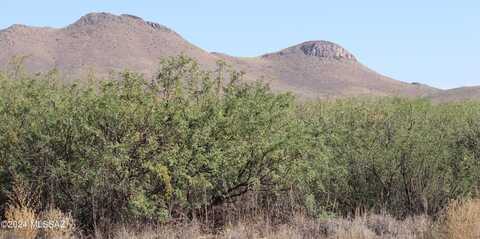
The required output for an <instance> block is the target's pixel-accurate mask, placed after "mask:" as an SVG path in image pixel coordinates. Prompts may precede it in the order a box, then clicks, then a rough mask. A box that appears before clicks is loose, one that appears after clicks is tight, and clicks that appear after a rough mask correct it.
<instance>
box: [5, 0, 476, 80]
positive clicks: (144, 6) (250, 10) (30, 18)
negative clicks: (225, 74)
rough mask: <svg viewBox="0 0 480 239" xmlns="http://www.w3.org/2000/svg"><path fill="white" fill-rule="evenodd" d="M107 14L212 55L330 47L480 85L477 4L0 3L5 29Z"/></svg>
mask: <svg viewBox="0 0 480 239" xmlns="http://www.w3.org/2000/svg"><path fill="white" fill-rule="evenodd" d="M100 11H105V12H111V13H116V14H120V13H129V14H133V15H137V16H140V17H142V18H144V19H146V20H150V21H154V22H158V23H161V24H163V25H166V26H168V27H170V28H172V29H174V30H175V31H177V32H178V33H180V34H181V35H183V36H184V37H185V38H186V39H187V40H189V41H190V42H192V43H194V44H196V45H197V46H199V47H202V48H203V49H205V50H207V51H217V52H224V53H227V54H230V55H235V56H257V55H261V54H263V53H266V52H272V51H277V50H279V49H282V48H286V47H288V46H291V45H294V44H297V43H300V42H303V41H307V40H330V41H334V42H337V43H339V44H341V45H342V46H344V47H345V48H347V49H349V50H350V51H351V52H353V53H354V54H355V55H356V56H357V57H358V58H359V59H360V60H361V61H362V62H363V63H365V64H366V65H367V66H369V67H370V68H372V69H374V70H376V71H378V72H380V73H383V74H385V75H388V76H391V77H394V78H396V79H398V80H403V81H408V82H413V81H415V82H422V83H426V84H430V85H432V86H435V87H440V88H452V87H458V86H464V85H480V75H479V73H478V70H479V69H480V61H479V56H480V1H476V0H470V1H467V0H456V1H453V0H448V1H442V0H436V1H433V0H424V1H420V0H417V1H413V0H403V1H385V0H383V1H380V0H378V1H368V0H364V1H358V0H350V1H341V0H339V1H332V0H329V1H313V0H312V1H308V0H296V1H281V0H277V1H273V0H263V1H262V0H256V1H254V0H242V1H225V0H223V1H221V0H215V1H214V0H211V1H207V0H205V1H200V0H198V1H193V0H192V1H181V0H176V1H173V0H171V1H160V0H150V1H147V0H135V1H133V0H82V1H67V0H42V1H39V0H0V28H5V27H8V26H9V25H12V24H15V23H21V24H27V25H33V26H54V27H62V26H65V25H68V24H69V23H72V22H73V21H75V20H77V19H78V18H79V17H80V16H82V15H84V14H86V13H89V12H100Z"/></svg>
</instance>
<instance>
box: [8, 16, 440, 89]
mask: <svg viewBox="0 0 480 239" xmlns="http://www.w3.org/2000/svg"><path fill="white" fill-rule="evenodd" d="M0 48H1V49H2V51H1V52H0V65H1V66H6V65H7V64H8V62H9V61H10V60H11V59H12V58H13V57H14V56H28V58H27V60H26V62H25V65H26V68H27V69H28V70H29V71H31V72H37V71H45V70H49V69H52V68H56V69H58V70H59V71H60V72H61V73H62V74H63V75H64V76H65V78H78V77H81V76H82V75H85V74H88V72H90V71H94V72H97V73H100V74H106V73H109V72H111V71H112V70H114V71H115V70H122V69H126V68H127V69H130V70H134V71H139V72H142V73H144V74H146V75H147V76H151V75H152V74H153V73H154V72H155V71H156V69H157V65H158V62H159V59H161V58H163V57H167V56H175V55H179V54H185V55H188V56H190V57H192V58H194V59H196V60H197V61H198V62H200V64H201V65H202V66H204V67H205V68H208V69H212V68H213V67H214V66H215V64H216V62H217V61H218V60H224V61H226V62H227V63H228V64H230V65H232V66H233V67H234V68H236V69H238V70H242V71H245V72H246V77H245V78H246V79H247V80H254V79H263V80H264V81H266V82H268V83H269V84H270V85H271V87H272V89H274V90H277V91H291V92H294V93H295V94H297V95H300V96H303V97H306V98H325V97H350V96H360V95H368V96H389V95H399V96H415V97H421V96H427V95H431V94H434V93H438V91H439V90H437V89H435V88H432V87H429V86H425V85H418V84H409V83H405V82H401V81H397V80H394V79H391V78H388V77H386V76H383V75H381V74H378V73H376V72H375V71H373V70H370V69H369V68H367V67H366V66H364V65H363V64H362V63H360V62H359V61H358V60H357V58H356V57H355V56H354V55H353V54H351V53H350V52H348V51H347V50H346V49H344V48H342V47H341V46H339V45H337V44H335V43H332V42H328V41H309V42H304V43H301V44H299V45H296V46H292V47H289V48H286V49H284V50H281V51H278V52H275V53H269V54H265V55H262V56H258V57H251V58H239V57H233V56H228V55H225V54H221V53H208V52H206V51H204V50H202V49H201V48H199V47H197V46H195V45H193V44H191V43H189V42H188V41H186V40H185V39H183V38H182V37H181V36H180V35H179V34H177V33H176V32H174V31H173V30H171V29H169V28H167V27H165V26H162V25H160V24H157V23H152V22H149V21H144V20H143V19H141V18H139V17H136V16H131V15H120V16H117V15H113V14H109V13H90V14H87V15H85V16H83V17H81V18H80V19H79V20H78V21H76V22H75V23H73V24H71V25H69V26H67V27H64V28H59V29H56V28H39V27H28V26H24V25H13V26H11V27H9V28H7V29H5V30H2V31H0Z"/></svg>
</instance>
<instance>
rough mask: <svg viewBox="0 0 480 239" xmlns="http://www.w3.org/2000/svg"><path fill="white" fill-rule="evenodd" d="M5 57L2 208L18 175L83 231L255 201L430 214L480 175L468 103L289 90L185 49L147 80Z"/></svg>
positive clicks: (208, 215) (328, 210)
mask: <svg viewBox="0 0 480 239" xmlns="http://www.w3.org/2000/svg"><path fill="white" fill-rule="evenodd" d="M15 69H16V70H15V72H14V73H11V74H10V73H2V74H0V122H2V123H1V124H0V165H1V167H0V205H2V206H1V207H0V210H1V211H0V212H1V214H2V215H5V210H6V209H7V208H6V207H5V206H4V205H7V201H8V195H10V194H11V193H12V192H14V191H15V190H16V189H15V187H14V186H13V185H14V184H15V182H21V183H22V184H24V185H29V187H30V188H31V190H27V191H30V192H31V193H34V194H35V198H37V199H38V203H37V204H36V205H35V212H36V213H38V212H42V211H47V210H48V209H49V208H57V209H58V210H60V211H61V212H64V213H66V214H65V215H69V214H68V213H70V212H71V216H72V218H73V220H74V221H75V222H76V223H77V226H78V229H79V230H86V231H109V230H110V229H109V228H111V227H113V225H123V224H126V223H146V224H162V223H167V222H172V221H182V220H183V221H185V220H186V221H190V220H203V221H206V222H209V223H210V224H212V225H219V224H225V223H228V222H229V221H232V220H233V219H235V220H237V219H240V218H242V217H243V218H246V217H249V216H250V215H255V213H256V212H258V211H262V212H265V211H266V212H270V213H268V216H269V217H274V218H272V219H271V222H272V223H273V224H275V223H285V221H288V217H289V216H291V215H293V214H295V213H297V212H301V213H304V214H305V215H308V216H309V217H312V218H318V219H324V220H327V219H331V218H333V217H335V216H342V215H343V216H348V215H352V214H354V213H355V212H356V211H357V210H365V211H375V212H382V211H386V212H388V213H390V214H392V215H393V216H395V217H408V216H411V215H415V214H429V215H433V216H436V215H437V213H438V212H439V211H441V210H442V208H443V207H444V206H445V205H447V204H448V202H449V201H450V200H451V199H456V198H461V197H464V196H474V195H475V194H476V192H477V189H478V186H479V182H480V153H479V152H480V148H479V147H480V142H479V140H480V137H479V136H480V125H479V123H478V122H480V121H479V119H480V113H479V112H480V104H478V103H474V102H471V103H455V104H440V105H437V104H431V103H430V102H428V101H425V100H412V99H399V98H382V99H343V100H335V101H314V102H305V101H296V100H295V98H294V97H293V96H292V95H290V94H280V93H275V92H272V91H271V90H270V89H269V88H268V86H266V85H264V84H261V83H258V82H246V81H244V80H242V74H241V73H238V72H235V71H225V70H222V69H224V67H223V65H222V67H220V69H219V70H218V71H215V72H209V71H203V70H201V68H200V67H199V66H198V65H197V63H196V62H194V61H193V60H191V59H189V58H186V57H178V58H169V59H166V60H164V61H162V63H161V65H160V69H159V72H158V74H157V77H156V78H155V79H154V80H151V81H150V80H145V79H144V78H143V77H142V75H140V74H136V73H132V72H128V71H126V72H123V73H121V74H119V76H118V77H113V76H112V77H111V78H110V79H105V80H102V81H95V82H93V84H92V85H90V86H88V85H87V84H84V83H83V82H74V83H68V84H66V83H61V81H59V80H58V74H57V73H56V72H55V71H52V72H48V73H45V74H37V75H34V76H32V75H28V74H23V73H19V70H18V69H17V68H15ZM230 209H232V210H230ZM228 211H235V213H237V212H238V213H240V214H243V216H238V215H226V214H227V213H228ZM220 226H223V225H220ZM369 230H370V229H369ZM111 235H112V234H111Z"/></svg>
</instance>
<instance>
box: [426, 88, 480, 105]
mask: <svg viewBox="0 0 480 239" xmlns="http://www.w3.org/2000/svg"><path fill="white" fill-rule="evenodd" d="M427 98H429V99H431V100H432V101H434V102H438V103H443V102H461V101H469V100H480V86H475V87H460V88H455V89H450V90H445V91H441V92H438V93H436V94H433V95H430V96H428V97H427Z"/></svg>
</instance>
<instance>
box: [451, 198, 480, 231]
mask: <svg viewBox="0 0 480 239" xmlns="http://www.w3.org/2000/svg"><path fill="white" fill-rule="evenodd" d="M442 230H443V231H444V235H445V238H446V239H471V238H480V199H471V200H464V201H453V202H452V203H450V205H449V206H448V207H447V209H446V210H445V215H444V218H443V224H442Z"/></svg>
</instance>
